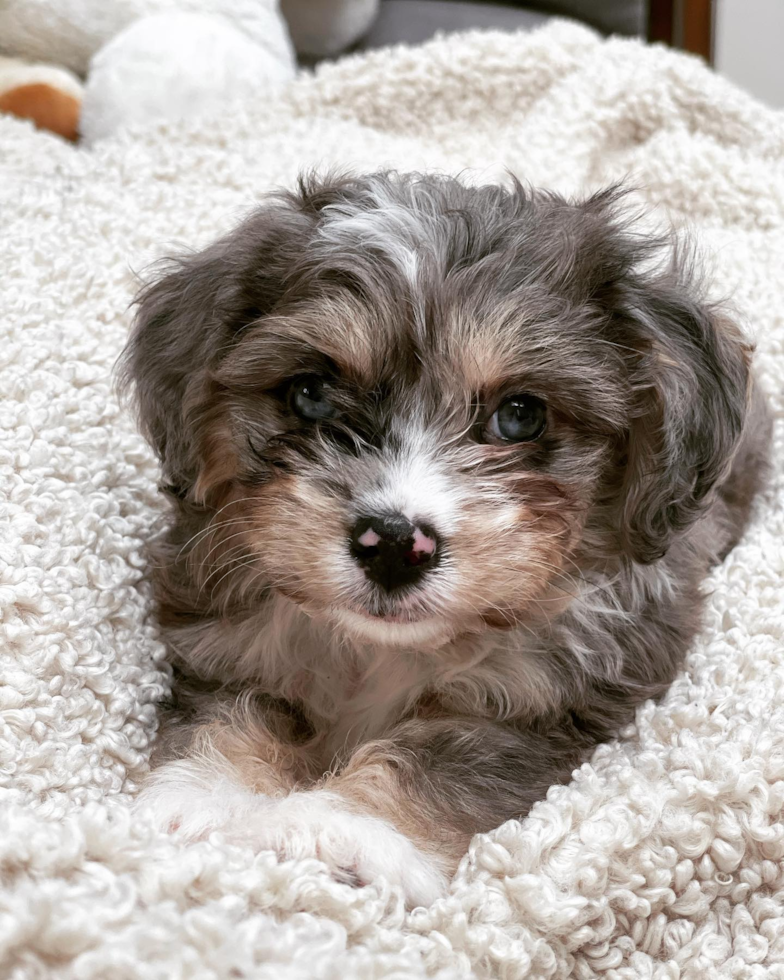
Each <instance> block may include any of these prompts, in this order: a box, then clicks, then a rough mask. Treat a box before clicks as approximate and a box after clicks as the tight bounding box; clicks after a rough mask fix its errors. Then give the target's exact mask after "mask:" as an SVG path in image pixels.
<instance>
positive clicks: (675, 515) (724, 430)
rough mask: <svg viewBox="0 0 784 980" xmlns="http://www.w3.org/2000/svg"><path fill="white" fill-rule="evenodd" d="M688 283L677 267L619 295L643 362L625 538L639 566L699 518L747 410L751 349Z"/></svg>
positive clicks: (638, 372)
mask: <svg viewBox="0 0 784 980" xmlns="http://www.w3.org/2000/svg"><path fill="white" fill-rule="evenodd" d="M689 278H690V277H689V275H688V274H687V273H685V272H683V271H678V270H677V269H674V270H673V271H671V272H670V273H667V274H666V275H663V276H660V277H658V278H656V279H654V280H652V281H648V282H638V283H637V284H636V285H633V286H631V287H630V288H627V290H626V295H625V297H624V298H625V304H624V305H625V306H626V309H627V311H628V312H627V315H628V316H629V317H630V318H631V319H632V321H633V324H634V327H633V329H634V332H635V334H636V338H635V341H634V344H635V346H636V347H637V349H638V350H639V351H640V357H639V359H638V360H637V363H636V365H635V367H634V369H633V373H632V384H633V388H634V396H635V400H636V405H635V408H634V416H635V418H634V421H633V423H632V426H631V430H630V434H629V439H628V445H627V454H626V472H625V479H624V487H623V503H622V514H621V533H622V538H623V542H624V545H625V548H626V550H627V552H628V553H629V554H630V555H631V556H632V557H633V558H634V559H635V560H636V561H640V562H651V561H654V560H656V559H657V558H659V557H661V556H662V555H663V554H664V553H665V552H666V551H667V548H668V546H669V544H670V542H671V540H672V538H673V537H674V536H675V535H677V533H678V532H679V531H682V530H683V529H685V528H687V527H688V526H689V525H690V524H692V523H693V522H694V521H695V520H696V519H697V518H698V517H699V516H700V514H701V512H702V511H703V509H704V508H705V506H706V505H707V503H708V502H709V499H710V498H709V495H710V491H711V489H712V488H713V487H714V486H715V485H716V483H717V482H718V481H720V480H721V479H722V477H723V476H724V475H725V474H726V472H727V470H728V469H729V465H730V463H731V460H732V456H733V452H734V450H735V447H736V445H737V443H738V440H739V438H740V434H741V431H742V428H743V423H744V418H745V414H746V406H747V400H748V395H749V384H750V377H749V361H750V348H749V347H748V346H746V345H745V344H744V343H743V342H742V340H741V337H740V334H739V332H738V331H737V329H736V328H735V326H734V325H733V324H732V323H731V322H730V321H729V320H728V319H725V318H724V317H723V316H721V315H720V314H718V313H716V312H715V311H713V310H712V309H710V308H709V307H708V306H706V305H703V304H702V303H701V302H700V301H699V300H698V299H696V298H695V295H694V291H693V287H691V286H690V285H689ZM627 322H628V321H627ZM627 337H628V335H627ZM627 342H628V341H627Z"/></svg>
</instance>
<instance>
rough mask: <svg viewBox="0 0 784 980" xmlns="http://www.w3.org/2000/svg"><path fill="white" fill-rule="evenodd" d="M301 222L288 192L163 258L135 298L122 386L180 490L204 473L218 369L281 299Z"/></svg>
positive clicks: (167, 476) (181, 492)
mask: <svg viewBox="0 0 784 980" xmlns="http://www.w3.org/2000/svg"><path fill="white" fill-rule="evenodd" d="M303 222H304V218H303V216H302V215H301V214H300V213H298V212H296V211H295V210H294V209H293V208H291V207H290V206H287V205H286V203H285V201H283V200H280V201H279V202H278V203H276V204H269V205H265V206H263V207H261V208H260V209H259V210H258V211H257V212H255V213H254V214H253V215H252V216H251V217H250V218H248V219H247V220H246V221H245V222H244V223H243V224H242V225H240V227H239V228H238V229H237V230H236V231H234V232H232V233H231V234H230V235H228V236H226V237H225V238H223V239H221V240H219V241H217V242H216V243H214V244H213V245H211V246H209V247H208V248H206V249H204V250H203V251H201V252H197V253H195V254H191V255H186V256H180V257H178V258H175V259H170V260H168V261H166V262H165V263H163V265H162V267H161V269H160V273H159V276H158V278H157V279H155V280H154V281H152V282H151V283H150V284H149V285H147V286H146V287H145V288H144V289H143V290H142V291H141V293H140V294H139V296H138V297H137V300H136V302H137V306H138V312H137V315H136V320H135V323H134V327H133V332H132V334H131V337H130V340H129V342H128V345H127V346H126V348H125V351H124V352H123V355H122V358H121V361H120V366H119V369H120V384H121V386H122V387H124V388H125V389H132V390H133V394H134V400H135V403H136V410H137V414H138V417H139V424H140V427H141V429H142V432H143V433H144V435H145V436H146V437H147V439H148V440H149V442H150V444H151V445H152V446H153V448H154V449H155V451H156V452H157V454H158V456H159V458H160V460H161V463H162V465H163V471H164V476H165V479H166V481H167V482H168V483H170V484H171V485H172V486H171V489H172V490H173V491H174V492H175V493H176V494H177V495H178V496H181V497H184V496H186V495H188V493H189V491H190V490H191V488H192V487H193V486H194V484H195V483H196V481H197V480H198V477H199V471H200V465H201V463H200V452H199V448H200V447H199V442H200V435H201V432H200V429H203V428H204V427H205V420H206V418H207V416H208V415H209V411H210V409H211V407H212V406H211V405H210V388H209V378H210V374H211V371H212V369H214V368H215V367H216V366H217V365H218V364H219V363H220V361H221V360H222V359H223V357H225V356H226V355H227V354H228V353H229V352H230V351H231V349H232V347H233V346H234V344H235V342H236V341H237V339H238V337H239V335H240V333H241V332H242V331H243V330H244V329H245V328H246V327H247V326H248V325H249V324H251V323H253V321H254V320H257V319H259V318H260V317H262V316H264V315H265V314H266V313H269V312H270V311H271V310H272V308H273V307H274V305H275V303H276V302H277V301H278V299H279V298H280V295H281V292H282V290H283V288H284V284H283V280H284V279H285V270H286V267H287V263H289V264H290V263H292V262H293V261H294V258H295V256H296V254H297V252H298V248H297V244H298V242H299V241H300V240H301V237H302V233H303ZM226 450H228V447H226Z"/></svg>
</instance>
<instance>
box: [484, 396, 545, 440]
mask: <svg viewBox="0 0 784 980" xmlns="http://www.w3.org/2000/svg"><path fill="white" fill-rule="evenodd" d="M546 424H547V409H546V407H545V404H544V402H543V401H542V400H541V399H539V398H536V397H535V396H534V395H512V397H511V398H507V399H506V401H505V402H503V403H502V404H501V405H500V407H499V408H498V410H497V411H496V413H495V414H494V415H493V417H492V418H491V419H490V422H489V424H488V429H489V431H490V432H491V434H492V435H494V436H495V437H496V438H497V439H503V440H504V442H533V441H534V440H535V439H538V438H539V436H541V434H542V433H543V432H544V428H545V425H546Z"/></svg>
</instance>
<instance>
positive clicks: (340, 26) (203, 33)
mask: <svg viewBox="0 0 784 980" xmlns="http://www.w3.org/2000/svg"><path fill="white" fill-rule="evenodd" d="M290 8H291V13H290V16H291V23H292V33H293V34H294V36H295V37H297V38H300V39H302V42H303V43H302V47H301V51H302V52H303V53H306V54H334V53H337V50H339V49H340V48H342V47H344V46H346V45H348V44H350V43H352V42H353V41H354V40H356V38H357V37H359V36H360V35H361V34H362V33H363V32H364V31H365V30H366V29H367V27H368V26H369V24H370V23H371V21H372V19H373V17H374V16H375V13H376V10H377V8H378V0H297V2H296V3H292V4H290ZM0 54H3V55H6V56H7V57H6V58H5V59H4V60H3V62H0V98H2V93H3V68H4V66H5V72H6V75H7V76H8V77H11V78H14V77H15V76H14V72H15V71H16V70H17V69H18V70H19V71H23V72H27V76H25V77H29V78H32V77H34V76H35V73H38V75H40V74H41V73H44V74H46V72H47V71H51V70H52V69H51V67H50V66H53V65H56V66H59V67H61V68H64V69H69V70H70V72H71V73H75V75H78V76H82V77H85V78H86V82H85V89H84V97H83V101H82V105H81V120H80V123H79V129H80V131H81V134H82V137H83V138H84V139H85V140H86V141H87V142H92V141H95V140H97V139H100V138H102V137H104V136H107V135H109V134H110V133H112V132H114V131H115V130H116V129H118V128H120V127H122V126H126V125H129V124H132V123H136V122H142V121H146V120H150V119H179V118H182V117H183V116H185V115H188V114H195V113H198V112H201V111H204V110H208V109H210V108H214V107H219V106H220V105H221V104H223V103H224V102H225V101H226V99H227V98H229V97H235V96H238V95H239V96H242V95H244V94H248V95H252V96H253V97H255V98H260V97H261V98H263V97H264V96H266V95H269V94H270V93H272V92H275V91H277V90H279V89H280V88H281V87H282V86H283V85H285V84H286V83H287V82H288V81H290V79H291V78H293V76H294V73H295V70H296V61H295V55H294V49H293V45H292V42H291V37H290V35H289V30H288V27H287V24H286V21H285V20H284V18H283V16H282V15H281V13H280V9H279V6H278V0H0ZM9 59H12V60H9ZM13 59H27V60H28V61H30V62H47V63H48V64H47V65H39V64H32V65H30V64H24V63H22V62H20V61H18V60H17V61H16V62H15V63H14V60H13ZM31 72H32V73H33V74H32V75H31V74H30V73H31ZM36 77H37V76H36ZM69 79H73V74H71V75H69ZM76 81H77V85H78V80H76ZM59 82H60V83H61V84H62V85H65V83H66V80H65V78H64V77H62V78H59ZM66 87H67V86H66ZM7 101H8V102H9V104H12V105H15V104H16V102H18V99H16V101H15V96H13V95H12V96H7ZM0 111H3V108H2V105H1V104H0ZM7 111H15V110H14V108H13V107H12V108H10V109H8V110H7ZM17 114H19V115H29V116H30V117H31V118H33V119H34V120H35V121H36V122H38V123H39V125H46V123H45V122H44V123H41V122H40V118H37V117H36V115H35V114H33V113H29V112H27V113H25V112H18V113H17ZM44 115H45V113H44ZM39 116H40V113H39ZM49 128H53V127H49ZM55 131H57V130H55Z"/></svg>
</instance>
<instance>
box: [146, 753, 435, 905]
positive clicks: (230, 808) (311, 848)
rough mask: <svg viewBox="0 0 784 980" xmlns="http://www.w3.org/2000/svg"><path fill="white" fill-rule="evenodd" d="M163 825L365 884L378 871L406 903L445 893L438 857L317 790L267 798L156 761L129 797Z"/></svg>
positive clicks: (191, 767) (194, 769) (190, 768)
mask: <svg viewBox="0 0 784 980" xmlns="http://www.w3.org/2000/svg"><path fill="white" fill-rule="evenodd" d="M135 808H136V809H137V810H138V811H139V812H145V813H146V814H148V816H149V815H150V814H151V815H152V819H153V823H154V825H155V826H156V827H158V829H159V830H161V831H163V832H165V833H177V834H178V835H179V836H181V837H185V838H186V839H187V840H190V841H197V840H206V839H207V838H208V837H209V836H210V834H212V833H213V832H215V831H217V832H219V833H221V834H222V835H223V837H224V838H225V839H226V840H228V841H230V842H231V843H234V844H244V845H249V846H251V847H253V848H254V850H256V851H275V853H276V854H277V855H278V856H279V857H280V858H281V860H290V859H302V858H318V859H319V860H320V861H322V862H323V863H324V864H326V865H327V867H328V868H329V870H330V873H331V874H332V876H333V877H334V878H336V879H337V880H338V881H342V882H346V883H348V884H352V885H366V884H369V883H370V882H372V881H375V880H376V879H378V878H385V879H386V880H387V881H388V882H389V883H390V884H392V885H396V886H398V887H399V888H400V889H401V890H402V892H403V896H404V899H405V902H406V905H407V906H408V907H409V908H413V907H414V906H417V905H430V904H432V903H433V902H434V901H435V900H436V899H437V898H439V897H440V896H441V895H443V894H444V893H445V890H446V884H447V879H446V875H445V874H444V872H443V871H442V869H441V868H440V867H439V866H438V863H437V862H436V861H435V860H434V859H433V858H432V857H430V856H428V855H427V854H425V853H424V852H423V851H421V850H420V849H419V848H418V847H417V846H416V845H415V844H414V843H413V842H412V841H411V840H409V839H408V837H406V836H405V835H404V834H401V833H400V832H399V831H397V830H396V829H395V828H394V827H393V826H392V825H391V824H389V823H388V822H387V821H386V820H382V819H381V818H379V817H374V816H371V815H370V814H364V813H356V812H353V811H352V810H350V809H349V808H348V807H347V805H346V803H345V801H343V800H342V799H341V798H340V797H339V796H337V795H336V794H333V793H328V792H326V791H324V790H311V791H307V792H295V793H291V794H290V795H289V796H285V797H281V798H272V797H269V796H263V795H261V794H259V793H253V792H251V790H249V789H246V788H245V787H244V786H242V784H241V783H239V782H237V781H236V780H235V779H233V778H232V777H231V775H230V774H226V775H223V774H219V773H216V772H212V773H209V774H207V773H206V772H205V771H204V769H202V768H200V767H199V766H198V765H196V764H194V763H193V762H191V761H187V760H183V761H179V762H169V763H167V764H166V765H164V766H161V768H160V769H157V770H156V771H155V772H154V773H153V774H152V776H151V777H150V779H149V781H148V783H147V784H146V785H145V787H144V788H143V789H142V791H141V793H140V794H139V796H138V797H137V798H136V802H135Z"/></svg>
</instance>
